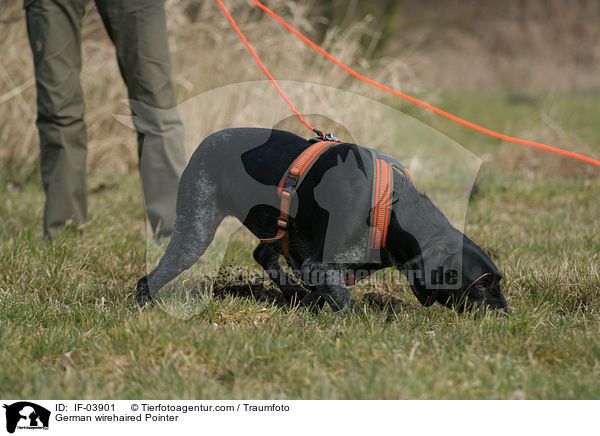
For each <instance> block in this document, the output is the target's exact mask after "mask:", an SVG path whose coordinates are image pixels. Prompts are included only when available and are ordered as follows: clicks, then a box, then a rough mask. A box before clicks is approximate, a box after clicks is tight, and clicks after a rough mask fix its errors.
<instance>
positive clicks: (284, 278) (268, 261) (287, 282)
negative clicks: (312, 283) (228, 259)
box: [254, 243, 308, 304]
mask: <svg viewBox="0 0 600 436" xmlns="http://www.w3.org/2000/svg"><path fill="white" fill-rule="evenodd" d="M254 259H255V260H256V261H257V262H258V264H259V265H260V266H262V267H263V269H264V270H265V272H266V273H267V275H268V276H269V278H270V279H271V280H272V281H273V282H274V283H275V284H276V285H277V286H278V287H279V289H280V290H281V292H282V293H283V296H284V297H285V298H286V299H287V300H288V301H289V302H290V303H292V304H294V303H296V302H299V301H300V300H302V299H304V298H305V297H306V295H307V294H308V292H307V291H306V289H304V288H303V287H302V286H301V285H300V283H298V282H297V281H296V280H295V279H294V277H292V276H291V275H289V274H288V273H287V272H286V271H285V269H284V268H283V266H282V265H281V263H279V255H278V254H277V253H276V252H275V251H273V250H272V249H271V248H270V247H269V246H268V245H267V244H262V243H261V244H259V245H258V247H256V249H255V250H254Z"/></svg>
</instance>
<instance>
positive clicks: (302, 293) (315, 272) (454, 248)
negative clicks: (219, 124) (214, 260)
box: [136, 128, 507, 311]
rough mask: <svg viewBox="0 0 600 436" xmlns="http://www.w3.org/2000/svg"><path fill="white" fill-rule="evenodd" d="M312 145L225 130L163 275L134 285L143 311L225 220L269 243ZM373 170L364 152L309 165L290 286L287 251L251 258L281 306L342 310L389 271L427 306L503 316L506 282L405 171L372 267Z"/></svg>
mask: <svg viewBox="0 0 600 436" xmlns="http://www.w3.org/2000/svg"><path fill="white" fill-rule="evenodd" d="M308 146H310V142H309V141H307V140H306V139H303V138H301V137H299V136H296V135H294V134H292V133H289V132H284V131H278V130H268V129H254V128H238V129H227V130H223V131H220V132H217V133H215V134H213V135H211V136H209V137H207V138H206V139H205V140H204V141H203V142H202V143H201V144H200V146H199V147H198V149H197V150H196V151H195V153H194V154H193V156H192V158H191V159H190V162H189V164H188V166H187V168H186V169H185V171H184V173H183V175H182V177H181V181H180V183H179V193H178V196H177V217H176V220H175V229H174V231H173V234H172V236H171V240H170V241H169V244H168V246H167V249H166V252H165V254H164V256H163V257H162V259H161V260H160V263H159V265H158V266H157V267H156V268H155V269H154V270H153V271H152V272H151V273H150V274H148V275H147V276H145V277H143V278H141V279H140V280H139V282H138V285H137V295H136V303H137V304H138V305H139V306H141V307H143V306H145V305H146V304H147V303H148V302H150V301H151V300H152V299H153V298H154V297H155V296H156V294H157V292H158V291H159V290H160V289H161V288H162V287H163V286H164V285H165V284H166V283H168V282H169V281H171V280H172V279H174V278H175V277H176V276H178V275H179V274H180V273H181V272H183V271H184V270H186V269H188V268H190V267H191V266H192V265H193V264H194V263H195V262H196V261H197V260H198V258H199V257H200V256H201V255H202V254H203V253H204V251H205V250H206V248H207V247H208V245H209V244H210V242H211V241H212V239H213V236H214V234H215V231H216V229H217V227H218V225H219V224H220V223H221V221H222V220H223V218H225V217H226V216H235V217H237V218H238V219H239V220H240V221H241V222H242V223H243V224H244V225H245V226H246V227H247V228H248V229H249V230H250V231H251V232H252V233H253V234H254V235H255V236H257V237H258V238H259V239H268V238H272V237H273V236H274V234H275V232H276V230H277V220H278V218H279V215H280V210H279V206H280V198H279V195H278V193H277V185H278V183H279V181H280V180H281V178H282V175H283V174H284V173H285V172H286V170H287V169H288V167H289V166H290V164H291V162H292V161H293V160H294V159H295V158H296V157H297V156H298V155H300V153H302V151H303V150H305V149H306V148H307V147H308ZM372 167H373V165H372V155H371V153H370V152H368V150H367V149H366V148H364V147H360V146H357V145H355V144H347V143H344V144H339V145H336V146H334V147H331V148H329V149H328V150H327V151H325V152H324V153H323V154H322V155H321V156H320V157H319V158H318V160H317V161H316V163H314V165H313V167H312V168H311V169H310V171H309V172H308V173H307V175H306V178H305V179H304V181H303V182H302V184H301V185H300V186H299V187H298V190H297V191H296V193H295V195H294V196H293V197H292V203H291V209H290V219H289V224H288V228H289V256H288V260H287V261H288V264H289V266H290V267H291V268H292V270H294V272H295V273H294V276H295V277H293V276H292V277H290V276H288V274H287V273H286V272H285V270H284V268H283V267H282V265H281V264H280V263H279V260H278V259H279V256H280V254H282V244H281V242H280V241H278V242H277V243H273V244H265V243H261V244H259V246H258V247H257V248H256V250H255V251H254V258H255V259H256V261H257V262H258V263H259V264H260V265H261V266H262V267H263V268H264V269H265V270H266V271H267V273H268V274H269V276H270V277H271V279H272V280H273V281H274V282H275V283H276V284H278V285H279V287H280V289H281V291H282V292H283V294H284V295H285V296H286V298H288V299H289V300H290V301H298V302H300V303H301V304H304V305H307V306H315V305H318V306H322V304H323V302H327V303H328V304H329V305H330V306H331V307H332V309H334V310H335V311H339V310H347V309H349V308H352V307H353V305H354V300H353V298H352V297H351V295H350V293H349V292H348V289H347V286H349V285H350V284H352V283H353V282H354V281H356V280H360V279H362V278H364V277H366V276H368V275H369V274H370V273H372V272H374V271H377V270H380V269H382V268H387V267H392V266H393V267H396V268H398V269H399V270H401V271H402V272H403V273H404V274H405V275H406V276H407V277H408V278H409V282H410V285H411V288H412V290H413V292H414V294H415V295H416V297H417V299H418V300H419V301H420V302H421V303H422V304H423V305H425V306H429V305H431V304H433V303H434V302H435V301H437V302H439V303H441V304H443V305H445V306H447V307H453V308H456V309H457V310H458V311H462V310H465V309H470V308H471V307H473V306H485V307H489V308H491V309H507V304H506V300H505V299H504V296H503V295H502V292H501V291H500V285H499V281H500V280H501V279H502V274H501V273H500V272H499V271H498V269H497V268H496V266H495V265H494V263H493V262H492V261H491V259H490V258H489V257H488V256H487V255H486V254H485V253H484V252H483V250H481V248H479V247H478V246H477V245H476V244H475V243H473V242H472V241H471V240H470V239H469V238H467V237H466V236H464V235H463V234H462V233H461V232H459V231H458V230H456V229H455V228H454V227H452V225H451V224H450V223H449V222H448V220H447V219H446V217H445V216H444V215H443V213H442V212H441V211H440V210H439V209H438V208H437V207H436V206H435V205H434V204H433V203H432V202H431V201H430V200H429V198H427V197H426V196H425V195H423V194H421V193H419V192H418V191H417V190H416V189H415V187H414V185H413V184H412V183H411V181H410V180H408V178H407V177H406V176H405V175H404V174H399V172H398V171H396V172H395V176H394V186H393V190H394V191H393V192H394V197H393V205H392V211H391V219H390V224H389V227H388V233H387V241H386V245H385V247H383V248H381V249H380V250H379V251H378V253H376V254H377V256H378V259H377V260H376V261H373V259H372V257H370V256H367V255H366V251H367V250H366V247H367V234H368V229H369V228H368V225H369V224H368V223H369V214H370V213H371V212H372V211H370V210H369V209H370V205H371V195H372V193H371V191H372V183H371V180H372V178H373V174H374V170H373V169H372ZM315 277H317V279H315ZM348 277H353V279H352V280H349V279H348ZM297 278H301V279H302V280H296V279H297Z"/></svg>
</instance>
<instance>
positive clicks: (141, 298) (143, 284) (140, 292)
mask: <svg viewBox="0 0 600 436" xmlns="http://www.w3.org/2000/svg"><path fill="white" fill-rule="evenodd" d="M151 303H152V295H150V288H149V287H148V277H147V276H144V277H142V278H141V279H140V280H139V281H138V283H137V287H136V293H135V307H136V309H142V310H143V309H145V308H146V307H147V306H148V305H150V304H151Z"/></svg>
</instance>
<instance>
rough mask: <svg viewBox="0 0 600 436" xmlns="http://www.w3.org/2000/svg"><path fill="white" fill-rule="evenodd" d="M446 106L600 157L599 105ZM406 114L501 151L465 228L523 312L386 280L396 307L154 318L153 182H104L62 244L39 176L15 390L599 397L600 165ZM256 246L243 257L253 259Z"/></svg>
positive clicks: (27, 239)
mask: <svg viewBox="0 0 600 436" xmlns="http://www.w3.org/2000/svg"><path fill="white" fill-rule="evenodd" d="M441 100H442V102H443V103H442V105H443V107H444V108H445V109H448V110H451V111H454V112H456V113H458V114H460V115H462V116H464V117H465V118H467V119H470V120H473V121H475V122H480V123H482V124H484V125H486V126H489V127H491V128H497V129H499V130H502V131H505V132H506V133H509V134H515V135H517V134H520V135H524V136H527V135H529V137H531V136H532V135H533V136H535V137H532V138H531V139H540V140H548V141H553V144H556V145H559V146H560V145H564V146H571V147H576V146H578V145H580V146H581V147H583V148H584V150H583V151H586V152H588V153H590V154H592V155H594V156H595V157H598V156H599V154H600V149H599V148H598V144H600V130H599V129H598V125H597V114H598V113H599V111H600V103H599V101H600V99H599V98H598V96H597V95H596V96H583V95H579V96H577V95H570V96H563V97H553V98H552V99H549V98H534V97H530V96H527V97H522V96H519V95H516V96H515V95H512V94H497V95H487V96H485V95H470V96H469V95H467V96H464V95H463V96H458V95H444V96H442V99H441ZM403 109H407V110H408V112H409V113H411V114H412V115H414V116H415V117H417V118H420V119H421V120H423V121H424V122H425V123H427V124H430V125H432V126H433V127H434V128H436V129H438V130H440V131H441V132H443V133H445V134H446V135H448V136H450V137H452V138H453V139H455V140H456V141H458V142H459V143H461V144H463V145H465V146H466V147H468V148H469V149H471V150H472V151H473V152H475V153H477V154H479V155H482V156H485V158H486V159H485V163H484V166H483V168H482V170H481V172H480V174H479V177H478V179H477V184H476V189H475V191H474V195H473V196H472V199H471V202H470V205H469V209H468V213H467V224H466V232H467V234H469V236H470V237H471V238H472V239H473V240H474V241H476V242H478V243H480V245H482V246H483V247H484V248H485V249H486V250H488V251H489V252H490V253H491V255H492V257H493V259H494V261H495V262H496V263H497V265H498V266H499V268H500V269H501V270H502V271H503V272H504V274H505V282H504V286H503V289H504V292H505V295H506V296H507V300H508V303H509V305H510V306H511V307H512V309H513V314H512V316H510V317H508V318H496V317H494V316H475V315H472V314H467V315H457V314H456V313H454V312H452V311H449V310H446V309H444V308H442V307H441V306H438V305H436V306H432V307H430V308H423V307H421V306H420V305H419V304H418V302H417V301H416V299H415V298H414V297H413V296H412V295H411V292H410V290H409V289H408V287H407V286H396V287H393V286H389V285H387V284H386V283H380V284H379V285H372V286H366V285H362V286H359V287H358V288H357V289H355V290H354V291H353V293H354V295H355V296H356V297H357V299H358V300H361V296H362V295H364V294H365V293H368V292H376V293H379V294H384V295H388V296H393V297H395V298H396V300H395V302H394V304H393V305H391V306H388V307H384V308H379V307H377V306H375V305H367V306H365V314H364V316H347V317H340V316H337V315H333V314H331V313H330V312H329V311H323V312H321V313H319V314H318V315H313V314H311V313H309V312H307V311H305V310H298V309H289V308H282V307H279V306H278V305H276V304H274V303H272V302H269V301H262V300H254V299H251V298H243V297H232V296H227V297H225V298H219V299H213V300H211V301H209V303H208V306H207V307H206V309H205V310H204V311H202V312H200V313H199V314H197V315H195V316H193V317H191V318H190V319H187V320H182V319H178V318H176V317H172V316H170V315H168V314H167V313H166V312H164V311H163V310H161V309H160V308H156V307H155V308H152V309H151V310H148V311H146V312H144V313H138V312H137V311H136V310H134V309H133V306H132V291H133V287H134V285H135V282H136V280H137V279H138V278H139V277H140V276H141V275H143V273H144V268H145V249H146V244H145V223H144V215H143V206H142V202H141V192H140V186H139V181H138V177H137V175H133V174H131V175H125V176H119V177H118V178H114V177H109V176H108V175H91V177H90V181H89V190H90V194H89V211H90V216H89V222H88V223H87V226H86V227H85V229H83V230H77V229H69V230H68V231H66V232H64V233H63V234H62V235H61V236H60V237H58V238H57V239H56V240H54V241H52V242H49V241H47V240H45V239H44V238H43V237H42V233H41V211H42V205H43V192H42V189H41V184H40V181H39V179H36V178H34V179H33V180H22V181H15V180H10V179H8V178H7V177H6V176H5V175H2V180H1V181H2V183H1V185H0V195H1V198H2V208H1V209H0V223H1V227H0V337H1V338H2V346H1V347H0V362H1V364H2V367H1V368H0V397H2V398H55V399H60V398H81V399H83V398H139V397H143V398H149V399H158V398H172V399H175V398H210V399H220V398H250V399H260V398H290V399H291V398H293V399H308V398H314V399H358V398H363V399H375V398H379V399H417V398H418V399H491V398H494V399H524V398H526V399H555V398H568V399H593V398H596V399H597V398H600V382H599V380H600V340H599V337H600V310H599V309H600V306H599V304H600V267H599V265H600V256H599V253H600V219H599V218H600V216H599V215H600V208H599V205H598V196H599V195H598V193H599V192H600V177H598V174H599V171H598V170H597V169H595V168H591V167H590V166H585V165H579V164H575V163H572V162H570V161H567V160H564V159H561V158H555V157H553V156H549V155H547V154H544V153H541V152H535V151H531V152H530V151H523V150H522V149H521V148H520V146H516V145H514V146H513V145H506V144H499V143H498V141H495V140H490V139H487V138H485V137H483V136H482V135H479V134H475V133H472V132H469V131H466V130H465V129H464V128H459V127H456V126H454V125H452V124H450V123H447V122H445V121H444V120H440V119H438V118H432V117H429V116H427V115H425V114H423V113H422V112H420V111H413V110H412V109H408V108H403ZM557 141H561V143H560V144H559V143H557ZM562 141H569V143H564V142H562ZM573 144H574V145H573ZM587 144H593V145H595V147H594V146H592V145H590V146H588V145H587ZM417 184H418V180H417ZM247 242H248V244H247V245H246V246H245V247H244V248H240V252H241V253H242V258H243V259H245V260H242V263H243V264H246V265H252V261H251V259H250V258H249V256H248V253H250V252H251V249H252V246H251V241H249V240H248V241H247ZM361 301H362V300H361ZM70 351H75V352H74V353H72V354H71V357H70V358H68V357H66V356H64V355H65V353H67V352H70Z"/></svg>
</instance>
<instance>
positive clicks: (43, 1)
mask: <svg viewBox="0 0 600 436" xmlns="http://www.w3.org/2000/svg"><path fill="white" fill-rule="evenodd" d="M85 3H86V1H85V0H60V1H59V0H34V1H28V2H27V3H26V4H27V12H26V16H27V32H28V35H29V41H30V44H31V49H32V52H33V60H34V66H35V79H36V88H37V106H38V113H37V121H36V125H37V127H38V131H39V136H40V151H41V154H40V163H41V172H42V183H43V185H44V191H45V193H46V203H45V206H44V233H45V234H46V235H47V236H49V237H53V236H55V235H56V233H57V232H58V231H59V229H60V227H62V225H64V223H65V222H67V221H68V220H72V221H73V222H75V223H84V222H85V219H86V201H87V200H86V175H85V165H86V152H87V136H86V132H85V124H84V122H83V113H84V103H83V93H82V90H81V85H80V83H79V73H80V72H81V34H80V28H81V18H82V17H83V14H84V11H85Z"/></svg>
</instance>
